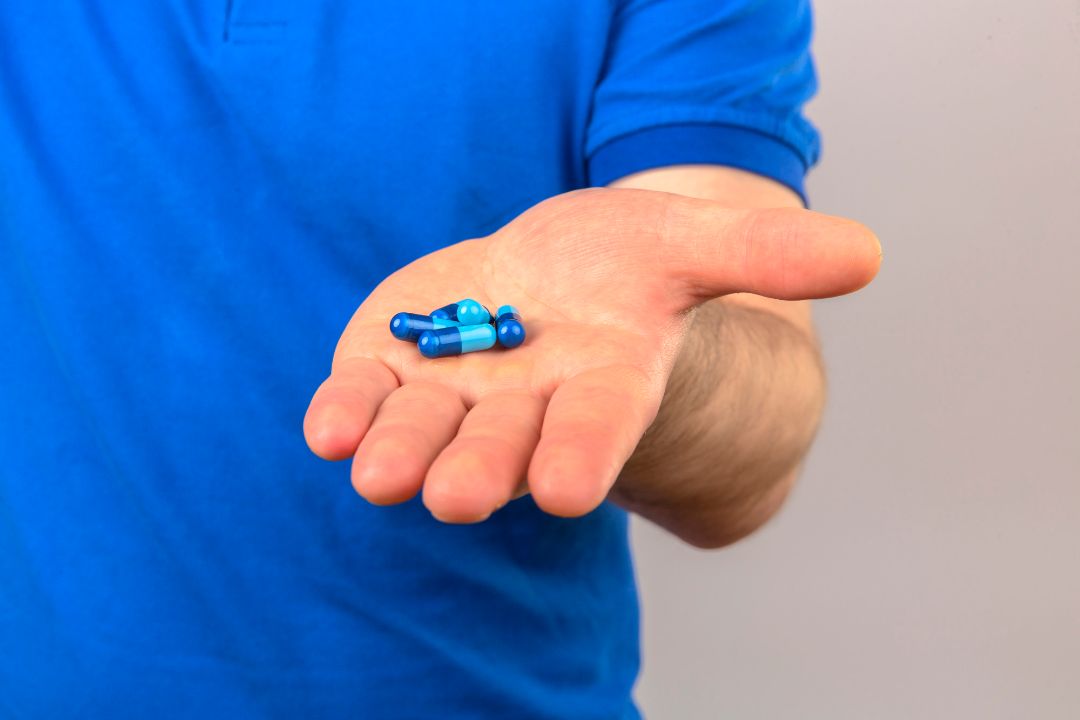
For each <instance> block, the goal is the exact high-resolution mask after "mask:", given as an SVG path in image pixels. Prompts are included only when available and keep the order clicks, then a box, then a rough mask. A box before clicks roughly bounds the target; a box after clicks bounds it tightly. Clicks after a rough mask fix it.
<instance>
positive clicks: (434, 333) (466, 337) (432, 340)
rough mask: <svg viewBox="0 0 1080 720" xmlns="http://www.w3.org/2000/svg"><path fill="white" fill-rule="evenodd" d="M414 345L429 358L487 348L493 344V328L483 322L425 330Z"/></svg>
mask: <svg viewBox="0 0 1080 720" xmlns="http://www.w3.org/2000/svg"><path fill="white" fill-rule="evenodd" d="M416 345H417V347H419V348H420V354H421V355H423V356H424V357H429V358H440V357H449V356H451V355H463V354H465V353H470V352H476V351H477V350H487V349H489V348H491V347H493V346H494V345H495V328H494V327H492V326H491V325H488V324H486V323H485V324H482V325H461V326H459V327H448V328H441V329H439V330H425V331H424V332H423V333H421V335H420V340H419V341H418V342H417V343H416Z"/></svg>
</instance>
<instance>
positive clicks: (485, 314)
mask: <svg viewBox="0 0 1080 720" xmlns="http://www.w3.org/2000/svg"><path fill="white" fill-rule="evenodd" d="M431 317H433V318H437V319H439V320H453V321H455V322H458V323H461V324H462V325H479V324H481V323H486V322H491V313H490V312H489V311H488V309H487V308H486V307H484V306H483V305H481V304H480V303H478V302H476V301H475V300H471V299H468V298H466V299H465V300H458V301H457V302H456V303H450V304H449V305H447V306H446V307H441V308H439V309H438V310H432V311H431Z"/></svg>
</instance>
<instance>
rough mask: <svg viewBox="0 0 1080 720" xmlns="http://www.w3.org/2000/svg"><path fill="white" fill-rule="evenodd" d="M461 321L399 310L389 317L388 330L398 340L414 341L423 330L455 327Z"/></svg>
mask: <svg viewBox="0 0 1080 720" xmlns="http://www.w3.org/2000/svg"><path fill="white" fill-rule="evenodd" d="M460 324H461V323H456V322H454V321H453V320H444V319H442V318H433V317H431V316H429V315H418V314H416V313H406V312H400V313H398V314H397V315H395V316H394V317H392V318H390V332H391V333H392V334H393V335H394V337H396V338H397V339H398V340H409V341H411V342H416V341H417V340H418V339H419V338H420V334H421V333H423V332H424V331H425V330H439V329H441V328H447V327H457V326H458V325H460Z"/></svg>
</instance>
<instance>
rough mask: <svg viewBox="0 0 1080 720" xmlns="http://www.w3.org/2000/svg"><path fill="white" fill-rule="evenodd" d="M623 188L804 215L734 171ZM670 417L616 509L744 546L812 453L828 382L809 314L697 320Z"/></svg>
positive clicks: (627, 478) (723, 305)
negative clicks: (621, 507) (789, 210)
mask: <svg viewBox="0 0 1080 720" xmlns="http://www.w3.org/2000/svg"><path fill="white" fill-rule="evenodd" d="M616 184H617V185H622V186H629V187H640V188H645V189H654V190H663V191H667V192H675V193H679V194H683V195H691V196H697V197H705V198H709V199H714V200H720V201H722V202H724V203H726V204H729V205H731V206H732V207H779V206H799V205H801V202H800V201H799V199H798V197H797V196H795V194H794V193H792V192H791V191H790V190H788V189H786V188H784V187H782V186H780V185H778V184H776V183H774V182H772V181H770V180H767V179H765V178H761V177H759V176H756V175H751V174H749V173H744V172H741V171H738V170H733V169H730V168H720V167H708V166H699V167H683V168H664V169H660V170H655V171H650V172H646V173H642V174H640V175H637V176H631V177H630V178H626V179H624V180H623V181H620V182H619V183H616ZM692 323H693V325H692V328H691V330H690V332H688V333H687V336H686V341H685V342H684V344H683V347H682V349H681V352H680V355H679V357H678V359H677V361H676V363H675V367H674V369H673V372H672V374H671V377H670V379H669V382H668V386H667V392H666V394H665V397H664V401H663V403H662V405H661V408H660V412H659V414H658V416H657V418H656V420H655V421H654V423H653V424H652V426H651V427H650V429H649V431H648V432H647V433H646V435H645V437H644V438H643V439H642V442H641V443H640V444H639V446H638V448H637V450H636V451H635V454H634V455H633V457H632V458H631V460H630V462H629V463H628V464H627V465H626V468H625V469H624V471H623V473H622V475H621V477H620V480H619V482H618V483H617V484H616V486H615V489H614V491H613V493H612V499H613V500H615V501H616V502H619V503H620V504H622V505H624V506H625V507H627V508H628V509H630V510H633V511H634V512H637V513H638V514H640V515H643V516H645V517H647V518H649V519H650V520H652V521H654V522H656V523H658V524H660V525H661V526H663V527H665V528H667V529H668V530H670V531H671V532H673V533H675V534H676V535H679V536H680V537H682V538H683V539H685V540H687V541H688V542H691V543H693V544H695V545H699V546H704V547H718V546H721V545H726V544H729V543H731V542H734V541H736V540H738V539H739V538H741V537H743V536H745V535H747V534H749V533H750V532H752V531H753V530H755V529H756V528H758V527H759V526H760V525H761V524H763V523H764V522H765V521H766V520H767V519H768V518H769V517H770V516H771V515H772V514H773V513H775V512H776V510H777V509H778V508H779V506H780V504H781V503H782V501H783V499H784V497H785V496H786V495H787V492H788V490H789V489H790V487H791V485H792V484H793V482H794V479H795V475H796V471H797V469H798V466H799V463H800V461H801V459H802V458H803V456H804V455H805V453H806V451H807V449H808V448H809V445H810V442H811V440H812V438H813V435H814V431H815V429H816V427H817V423H818V420H819V417H820V414H821V408H822V405H823V402H824V384H825V383H824V376H823V373H822V369H821V362H820V357H819V354H818V350H817V347H816V341H815V338H814V331H813V326H812V323H811V320H810V308H809V304H808V303H806V302H782V301H777V300H771V299H767V298H761V297H758V296H753V295H732V296H728V297H725V298H720V299H717V300H713V301H710V302H708V303H706V304H704V305H703V306H701V307H700V308H698V310H697V311H696V312H695V314H694V317H693V320H692Z"/></svg>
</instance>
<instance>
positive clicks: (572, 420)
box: [528, 368, 660, 517]
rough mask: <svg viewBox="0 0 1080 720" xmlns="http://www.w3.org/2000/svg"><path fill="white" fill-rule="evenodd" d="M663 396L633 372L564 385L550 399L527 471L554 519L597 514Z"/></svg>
mask: <svg viewBox="0 0 1080 720" xmlns="http://www.w3.org/2000/svg"><path fill="white" fill-rule="evenodd" d="M659 404H660V400H659V393H657V392H656V391H655V390H654V389H653V388H652V383H650V382H649V380H648V378H646V377H645V376H644V375H643V374H642V373H640V372H638V371H636V370H633V369H631V368H602V369H597V370H590V371H588V372H586V373H582V374H581V375H578V376H576V377H574V378H571V379H570V380H568V381H567V382H565V383H563V384H562V385H561V386H559V388H558V389H557V390H556V391H555V393H554V394H553V395H552V396H551V401H550V402H549V403H548V408H547V413H546V414H545V416H544V426H543V430H542V431H541V435H540V443H539V444H538V445H537V447H536V452H535V453H534V454H533V458H532V462H531V463H530V465H529V471H528V478H529V491H530V492H531V493H532V496H533V499H534V500H535V501H536V504H537V505H538V506H540V508H541V509H542V510H544V511H546V512H549V513H551V514H552V515H560V516H564V517H574V516H578V515H584V514H585V513H587V512H589V511H591V510H593V509H594V508H596V507H597V506H598V505H599V504H600V503H601V502H603V500H604V498H605V497H606V496H607V494H608V491H609V490H610V489H611V486H612V485H613V484H614V483H615V478H616V477H618V474H619V472H620V471H621V470H622V467H623V465H624V464H625V463H626V461H627V460H628V459H629V458H630V455H631V453H633V451H634V448H635V447H637V444H638V442H639V441H640V440H641V436H642V435H643V434H644V433H645V430H646V429H647V428H648V426H649V424H650V423H651V422H652V421H653V419H654V418H655V417H656V411H657V408H658V407H659Z"/></svg>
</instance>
